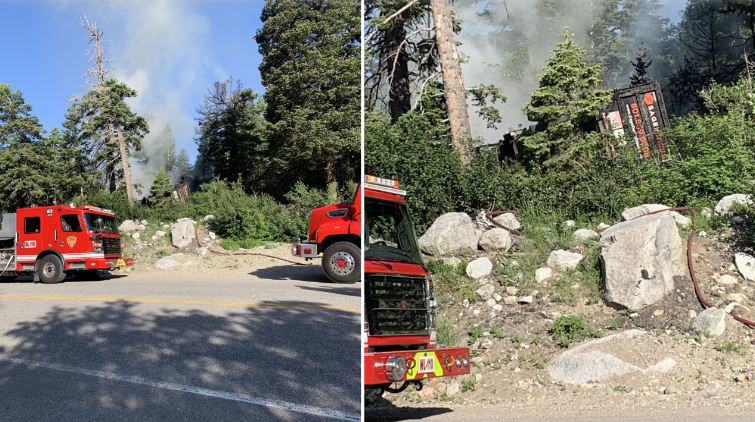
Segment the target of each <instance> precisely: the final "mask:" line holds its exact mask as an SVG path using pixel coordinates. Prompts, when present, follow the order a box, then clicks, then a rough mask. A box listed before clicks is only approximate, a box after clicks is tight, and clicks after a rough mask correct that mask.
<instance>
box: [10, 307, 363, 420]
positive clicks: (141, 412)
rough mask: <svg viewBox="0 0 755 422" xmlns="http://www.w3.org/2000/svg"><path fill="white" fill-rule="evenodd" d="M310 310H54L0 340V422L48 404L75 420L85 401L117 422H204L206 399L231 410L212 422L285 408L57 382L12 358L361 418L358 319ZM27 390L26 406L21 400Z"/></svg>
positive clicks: (260, 416) (86, 381) (79, 379)
mask: <svg viewBox="0 0 755 422" xmlns="http://www.w3.org/2000/svg"><path fill="white" fill-rule="evenodd" d="M307 305H309V307H306V308H305V307H303V306H299V304H297V303H284V302H276V301H268V302H263V303H261V304H260V306H259V307H251V308H246V309H245V310H243V311H229V312H226V313H225V314H222V313H221V312H217V313H207V312H204V311H199V310H190V311H184V310H169V309H163V310H157V309H155V308H144V307H141V306H140V305H138V304H134V303H125V302H113V303H108V304H103V305H97V306H88V307H85V308H84V307H82V308H67V307H61V306H56V307H54V308H52V309H51V310H50V311H49V312H47V314H45V315H44V316H43V317H41V318H39V319H37V320H34V321H30V322H22V323H18V324H17V325H15V326H14V327H12V328H10V329H9V331H7V332H5V333H2V340H3V343H4V344H6V345H11V346H8V347H6V349H5V350H2V349H1V348H0V353H2V354H1V355H0V391H3V392H17V393H16V394H5V393H4V394H2V395H0V420H24V419H25V418H28V417H29V415H34V414H35V411H36V410H35V406H39V403H41V402H44V403H47V404H46V405H50V403H53V405H54V406H59V407H60V409H57V412H56V414H59V415H67V416H66V417H70V418H73V419H75V418H76V415H78V416H79V417H81V415H82V413H80V412H84V411H87V408H86V407H87V406H89V405H91V407H92V408H93V409H97V411H98V412H104V413H100V414H99V415H100V416H103V414H106V415H118V416H119V420H120V418H123V419H129V420H146V419H149V420H171V419H172V420H175V418H176V417H178V416H179V415H192V414H194V415H195V417H197V418H198V419H202V417H200V416H199V415H200V414H202V412H208V410H206V409H205V408H206V407H207V403H208V402H209V403H210V405H211V407H212V406H217V407H218V408H223V409H224V410H225V411H227V412H229V413H225V414H223V415H218V414H216V416H215V418H217V419H216V420H221V419H224V417H228V418H230V419H228V420H268V419H280V418H281V414H280V411H276V410H273V409H268V408H265V407H261V406H256V405H251V404H246V403H240V402H233V401H229V400H221V399H215V398H213V399H210V398H206V397H202V396H198V395H194V394H188V393H174V392H170V391H165V390H161V389H160V388H155V387H134V388H125V387H123V385H124V383H122V382H119V381H114V380H110V379H102V378H98V377H93V376H87V375H79V374H67V373H63V374H62V376H61V374H60V373H57V374H56V371H55V370H52V369H46V368H34V367H31V368H30V367H29V366H28V365H26V364H24V363H17V362H15V363H12V362H9V361H8V360H7V358H16V359H23V360H25V361H38V362H46V363H53V364H61V365H68V366H72V367H78V368H86V369H90V370H98V371H107V372H110V373H116V374H121V375H126V376H137V377H143V378H144V379H148V380H151V381H159V382H170V383H177V384H186V385H191V386H196V387H203V388H208V389H215V390H222V391H227V392H231V393H236V394H244V395H249V396H254V397H261V398H265V399H273V400H284V401H288V402H293V403H299V404H307V405H311V406H317V407H325V408H330V409H336V410H339V411H343V412H349V413H357V414H358V413H359V408H360V405H359V404H360V392H361V384H360V348H359V338H360V337H359V333H360V323H359V317H358V315H355V314H353V313H349V312H342V311H338V310H329V309H324V308H322V309H319V308H317V307H316V306H325V305H321V304H314V303H308V304H307ZM3 357H4V358H6V359H5V360H3V359H2V358H3ZM126 387H129V386H128V385H126ZM145 389H146V390H145ZM145 391H146V393H145ZM24 394H29V397H28V400H27V399H24V398H23V397H19V396H23V395H24ZM68 397H72V398H73V399H72V400H68V399H67V398H68ZM177 397H178V399H177ZM35 402H37V403H36V404H35ZM202 403H204V405H203V404H202ZM195 411H196V412H198V413H194V412H195ZM145 415H149V417H147V418H145ZM89 416H92V415H89ZM301 416H302V415H298V417H301ZM304 416H306V415H304ZM208 417H209V416H208ZM215 418H213V419H215ZM56 419H57V418H56ZM64 419H65V418H64ZM95 419H96V417H95ZM192 419H193V417H192ZM305 419H306V418H305ZM27 420H28V419H27Z"/></svg>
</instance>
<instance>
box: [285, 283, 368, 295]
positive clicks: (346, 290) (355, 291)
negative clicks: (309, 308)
mask: <svg viewBox="0 0 755 422" xmlns="http://www.w3.org/2000/svg"><path fill="white" fill-rule="evenodd" d="M349 286H350V285H349ZM296 287H298V288H300V289H304V290H312V291H316V292H323V293H333V294H337V295H345V296H353V297H361V296H362V289H361V288H360V287H311V286H296Z"/></svg>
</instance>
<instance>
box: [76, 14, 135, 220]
mask: <svg viewBox="0 0 755 422" xmlns="http://www.w3.org/2000/svg"><path fill="white" fill-rule="evenodd" d="M81 26H83V27H84V29H85V30H86V31H87V32H88V33H89V43H90V44H92V50H91V51H90V56H92V61H93V62H94V67H92V68H91V69H89V70H88V71H87V76H89V78H90V79H92V80H96V81H98V84H104V83H105V80H106V77H107V71H106V69H105V54H104V53H103V49H102V30H101V29H100V28H99V27H97V24H96V23H94V22H90V21H89V19H87V17H86V16H85V17H84V18H83V19H82V22H81ZM105 143H106V144H114V145H117V146H118V154H119V155H120V158H121V167H122V168H123V181H124V184H125V185H126V197H127V198H128V204H129V206H131V204H133V202H134V186H133V184H132V183H131V167H130V166H129V163H128V149H127V148H126V140H125V139H124V137H123V132H122V131H121V129H120V128H117V127H113V125H112V124H108V125H107V128H106V129H105Z"/></svg>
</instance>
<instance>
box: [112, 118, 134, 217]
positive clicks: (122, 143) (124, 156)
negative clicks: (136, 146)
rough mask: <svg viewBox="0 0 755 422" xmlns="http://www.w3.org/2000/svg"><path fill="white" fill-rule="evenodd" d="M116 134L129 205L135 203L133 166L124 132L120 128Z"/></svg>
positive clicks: (116, 130)
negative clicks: (129, 161) (132, 178)
mask: <svg viewBox="0 0 755 422" xmlns="http://www.w3.org/2000/svg"><path fill="white" fill-rule="evenodd" d="M115 136H116V138H118V153H119V154H120V156H121V167H123V182H124V183H125V184H126V197H127V198H128V205H129V206H131V204H133V203H134V185H133V184H132V183H131V167H130V166H129V164H128V151H127V150H126V140H125V139H123V133H122V132H121V130H120V129H115Z"/></svg>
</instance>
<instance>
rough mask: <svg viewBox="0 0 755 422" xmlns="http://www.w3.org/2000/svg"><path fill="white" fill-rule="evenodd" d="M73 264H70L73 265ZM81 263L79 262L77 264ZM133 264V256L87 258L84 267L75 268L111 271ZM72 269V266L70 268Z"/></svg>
mask: <svg viewBox="0 0 755 422" xmlns="http://www.w3.org/2000/svg"><path fill="white" fill-rule="evenodd" d="M74 265H75V264H71V265H70V266H71V267H73V266H74ZM79 265H81V264H79ZM133 265H134V259H133V258H88V259H86V261H85V262H84V268H77V269H83V270H105V271H112V270H118V269H122V268H126V267H131V266H133ZM72 269H73V268H72Z"/></svg>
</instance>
